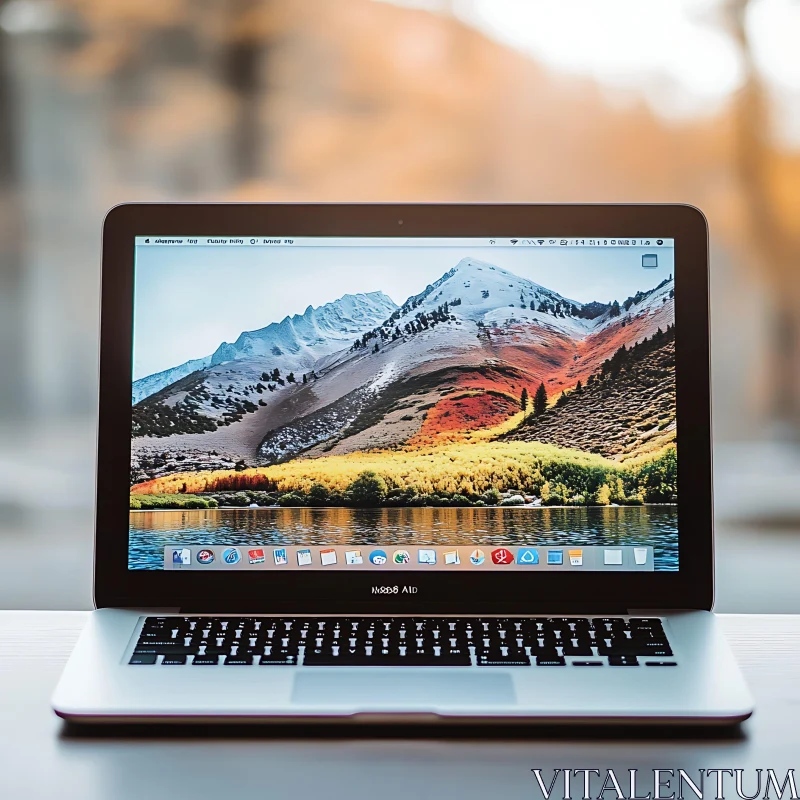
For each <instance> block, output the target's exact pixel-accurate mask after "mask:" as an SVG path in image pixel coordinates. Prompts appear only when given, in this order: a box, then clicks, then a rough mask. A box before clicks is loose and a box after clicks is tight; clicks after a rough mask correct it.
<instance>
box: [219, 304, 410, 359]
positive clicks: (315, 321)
mask: <svg viewBox="0 0 800 800" xmlns="http://www.w3.org/2000/svg"><path fill="white" fill-rule="evenodd" d="M396 308H397V305H396V304H395V303H394V301H393V300H392V299H391V298H390V297H388V296H387V295H385V294H384V293H383V292H368V293H360V294H345V295H343V296H342V297H340V298H339V299H338V300H334V301H333V302H331V303H325V305H322V306H319V307H317V308H314V307H313V306H308V308H306V310H305V311H304V312H303V313H302V314H295V315H294V316H292V317H288V316H287V317H284V318H283V319H282V320H281V321H280V322H273V323H271V324H269V325H267V326H266V327H265V328H260V329H258V330H255V331H244V332H243V333H241V334H240V335H239V338H238V339H237V340H236V341H235V342H233V343H232V344H231V343H228V342H223V343H222V344H221V345H220V346H219V347H218V348H217V350H216V351H215V352H214V354H213V355H212V356H211V364H212V365H215V364H222V363H224V362H226V361H235V360H238V359H241V358H253V357H258V356H269V355H272V356H282V355H287V354H291V355H299V354H300V353H301V352H303V351H304V350H307V349H309V348H310V349H311V350H314V351H316V350H319V348H320V347H322V349H323V350H324V351H325V352H324V353H320V355H327V353H329V352H333V349H335V348H332V347H331V345H332V344H333V343H335V344H336V346H342V345H343V344H344V343H349V342H350V341H351V340H352V338H353V337H354V336H357V335H358V334H360V333H362V332H363V331H365V330H369V329H370V328H372V327H374V326H375V325H376V324H378V323H379V322H381V320H383V319H385V318H386V315H387V314H391V313H392V312H393V311H394V310H395V309H396ZM317 357H318V356H317Z"/></svg>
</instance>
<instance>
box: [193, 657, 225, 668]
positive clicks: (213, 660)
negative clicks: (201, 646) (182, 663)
mask: <svg viewBox="0 0 800 800" xmlns="http://www.w3.org/2000/svg"><path fill="white" fill-rule="evenodd" d="M192 664H198V665H203V666H212V665H213V666H216V665H217V664H219V658H218V657H217V656H195V657H194V659H193V661H192Z"/></svg>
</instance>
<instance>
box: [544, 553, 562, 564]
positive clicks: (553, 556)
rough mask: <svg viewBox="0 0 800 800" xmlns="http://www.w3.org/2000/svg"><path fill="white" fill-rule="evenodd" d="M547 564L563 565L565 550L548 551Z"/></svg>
mask: <svg viewBox="0 0 800 800" xmlns="http://www.w3.org/2000/svg"><path fill="white" fill-rule="evenodd" d="M547 563H548V564H563V563H564V551H563V550H548V551H547Z"/></svg>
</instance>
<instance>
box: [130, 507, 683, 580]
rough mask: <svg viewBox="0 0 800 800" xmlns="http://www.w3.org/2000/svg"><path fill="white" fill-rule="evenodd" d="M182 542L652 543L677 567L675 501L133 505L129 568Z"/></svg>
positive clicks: (153, 562) (660, 560)
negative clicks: (638, 503) (349, 505)
mask: <svg viewBox="0 0 800 800" xmlns="http://www.w3.org/2000/svg"><path fill="white" fill-rule="evenodd" d="M170 544H183V545H214V544H216V545H227V544H229V545H265V546H266V545H273V544H274V545H278V544H281V545H346V544H353V545H388V546H394V545H406V546H409V547H416V546H424V545H446V544H458V545H482V546H486V547H495V546H500V545H548V544H560V545H565V546H566V545H573V544H574V545H586V546H589V545H627V544H642V545H652V547H653V549H654V557H655V568H656V570H677V568H678V510H677V508H676V507H675V506H622V507H618V508H613V507H595V508H548V507H545V508H370V509H357V508H223V509H200V510H196V511H194V510H193V511H136V512H131V515H130V553H129V557H128V558H129V567H130V568H131V569H161V568H162V567H163V563H164V547H165V546H167V545H170Z"/></svg>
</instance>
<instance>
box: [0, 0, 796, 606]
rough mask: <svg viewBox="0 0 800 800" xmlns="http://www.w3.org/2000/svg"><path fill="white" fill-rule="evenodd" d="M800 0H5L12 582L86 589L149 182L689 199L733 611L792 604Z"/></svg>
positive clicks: (725, 591)
mask: <svg viewBox="0 0 800 800" xmlns="http://www.w3.org/2000/svg"><path fill="white" fill-rule="evenodd" d="M798 42H800V0H648V2H647V3H642V2H640V0H603V2H597V0H416V1H415V2H411V1H409V0H406V1H405V2H399V1H397V2H387V1H386V0H0V608H47V607H53V608H88V607H90V605H91V588H90V587H91V548H92V525H93V514H92V507H93V499H94V498H93V469H94V435H95V416H96V408H97V399H96V395H97V349H98V341H97V331H98V319H99V316H98V314H99V309H98V294H99V270H100V229H101V222H102V219H103V215H104V213H105V211H106V209H107V208H109V207H110V206H112V205H114V204H115V203H119V202H124V201H132V200H193V201H197V200H250V201H264V200H332V201H336V200H360V201H364V200H398V201H401V200H402V201H406V200H407V201H415V200H416V201H426V200H427V201H430V200H436V201H448V200H451V201H502V202H505V201H520V202H528V201H529V202H550V201H559V202H585V201H592V202H594V201H597V202H601V201H610V202H632V201H633V202H683V203H692V204H694V205H697V206H699V207H700V208H701V209H703V210H704V211H705V213H706V215H707V217H708V219H709V222H710V226H711V232H712V240H711V249H712V270H711V271H712V351H713V370H712V371H713V388H714V424H715V436H716V443H715V481H716V514H717V545H716V548H717V561H718V565H717V608H718V609H719V610H723V611H778V612H789V611H792V612H800V589H798V581H797V579H796V577H795V576H796V573H797V570H798V567H799V566H800V57H798V53H797V43H798Z"/></svg>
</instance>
